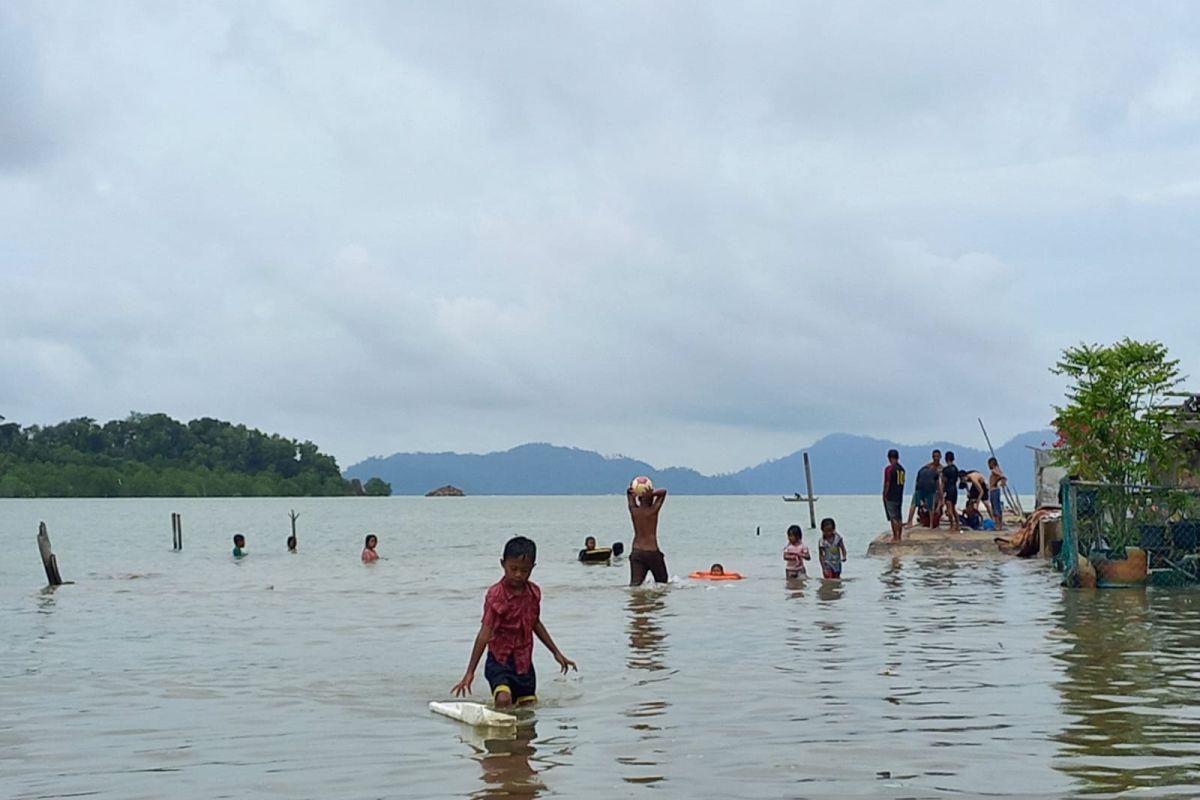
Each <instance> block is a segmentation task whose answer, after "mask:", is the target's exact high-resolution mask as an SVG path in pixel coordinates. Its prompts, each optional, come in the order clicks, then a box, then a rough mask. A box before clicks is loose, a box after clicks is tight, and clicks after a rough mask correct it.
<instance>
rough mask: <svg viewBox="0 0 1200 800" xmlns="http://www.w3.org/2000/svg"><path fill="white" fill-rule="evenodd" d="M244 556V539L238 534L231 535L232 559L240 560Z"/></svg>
mask: <svg viewBox="0 0 1200 800" xmlns="http://www.w3.org/2000/svg"><path fill="white" fill-rule="evenodd" d="M245 555H246V537H245V536H242V535H241V534H240V533H235V534H234V535H233V557H234V558H242V557H244V556H245Z"/></svg>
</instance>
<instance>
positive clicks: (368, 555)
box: [362, 533, 379, 564]
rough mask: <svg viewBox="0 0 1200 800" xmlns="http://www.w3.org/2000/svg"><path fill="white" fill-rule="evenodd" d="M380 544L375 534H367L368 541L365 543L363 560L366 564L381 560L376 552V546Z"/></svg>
mask: <svg viewBox="0 0 1200 800" xmlns="http://www.w3.org/2000/svg"><path fill="white" fill-rule="evenodd" d="M377 544H379V539H378V538H377V537H376V536H375V534H373V533H368V534H367V540H366V541H365V542H363V552H362V560H363V563H364V564H370V563H371V562H372V561H378V560H379V554H378V553H376V552H375V545H377Z"/></svg>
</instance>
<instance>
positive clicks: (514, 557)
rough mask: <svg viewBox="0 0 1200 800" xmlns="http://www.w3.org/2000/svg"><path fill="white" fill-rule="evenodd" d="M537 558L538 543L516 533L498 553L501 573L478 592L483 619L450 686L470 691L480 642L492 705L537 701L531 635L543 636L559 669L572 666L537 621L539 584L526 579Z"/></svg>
mask: <svg viewBox="0 0 1200 800" xmlns="http://www.w3.org/2000/svg"><path fill="white" fill-rule="evenodd" d="M536 559H537V545H536V544H534V543H533V540H531V539H527V538H525V537H524V536H516V537H513V538H512V539H509V540H508V542H507V543H506V544H505V545H504V556H503V557H502V558H501V559H500V566H502V567H504V577H503V578H501V579H500V580H498V581H496V583H494V584H492V586H491V588H490V589H488V591H487V594H486V595H485V596H484V598H483V622H482V623H481V624H480V626H479V633H477V634H476V635H475V644H474V646H473V647H472V648H471V660H470V661H468V662H467V671H466V673H465V674H464V675H463V677H462V680H460V681H459V682H458V683H456V684H454V688H453V689H451V691H453V692H454V694H455V695H460V696H461V695H464V694H467V693H469V692H470V691H471V683H472V682H473V681H474V680H475V668H476V667H477V666H479V659H480V657H481V656H483V650H484V648H485V647H486V648H487V651H488V652H487V663H486V664H484V667H483V674H484V676H485V677H486V678H487V681H488V684H489V685H490V686H491V687H492V699H493V700H494V701H495V703H496V707H497V708H504V707H506V706H510V705H512V704H513V702H514V701H515V702H517V703H532V702H536V701H537V674H536V673H535V672H534V671H533V637H534V636H537V638H539V639H541V640H542V644H544V645H546V647H547V649H549V650H550V652H551V653H552V654H553V655H554V660H555V661H557V662H558V665H559V666H560V667H562V671H563V672H564V673H566V671H567V669H568V668H574V667H575V662H574V661H572V660H571V659H569V658H567V657H566V656H564V655H563V654H562V651H561V650H559V649H558V645H556V644H555V643H554V640H553V639H551V638H550V633H549V632H548V631H547V630H546V626H545V625H543V624H542V620H541V613H542V590H541V589H540V588H538V585H537V584H536V583H534V582H533V581H531V580H529V575H530V573H531V572H533V565H534V561H535V560H536Z"/></svg>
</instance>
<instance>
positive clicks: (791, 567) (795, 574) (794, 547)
mask: <svg viewBox="0 0 1200 800" xmlns="http://www.w3.org/2000/svg"><path fill="white" fill-rule="evenodd" d="M787 538H788V543H787V547H785V548H783V563H784V564H785V566H786V569H785V572H784V574H785V575H787V577H789V578H803V577H804V576H805V575H807V574H808V573H807V572H806V571H805V569H804V562H805V561H811V560H812V553H810V552H808V545H806V544H804V543H803V542H801V541H800V540H801V539H803V538H804V532H803V531H802V530H800V526H799V525H792V526H791V527H789V528H788V529H787Z"/></svg>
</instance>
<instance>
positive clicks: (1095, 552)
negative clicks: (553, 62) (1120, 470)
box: [1057, 480, 1200, 586]
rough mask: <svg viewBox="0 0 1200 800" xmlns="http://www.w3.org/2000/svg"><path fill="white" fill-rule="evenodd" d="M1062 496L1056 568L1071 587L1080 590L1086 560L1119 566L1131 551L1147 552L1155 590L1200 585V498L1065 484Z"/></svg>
mask: <svg viewBox="0 0 1200 800" xmlns="http://www.w3.org/2000/svg"><path fill="white" fill-rule="evenodd" d="M1061 494H1062V507H1063V509H1062V511H1063V542H1062V550H1061V551H1059V554H1058V556H1057V564H1058V566H1059V568H1060V569H1061V570H1062V571H1063V575H1064V583H1066V584H1067V585H1071V586H1074V585H1078V583H1079V566H1080V560H1081V559H1087V560H1089V561H1090V562H1091V563H1093V564H1102V563H1103V562H1111V561H1120V560H1124V559H1125V558H1126V557H1127V555H1128V550H1129V549H1131V548H1139V549H1141V550H1142V551H1144V552H1145V554H1146V566H1147V573H1146V580H1147V582H1149V583H1151V584H1155V585H1180V584H1184V583H1197V582H1200V492H1197V491H1195V490H1191V489H1180V488H1176V487H1167V486H1132V485H1121V484H1110V483H1091V482H1086V481H1071V480H1064V481H1063V482H1062V490H1061ZM1098 577H1099V578H1100V583H1101V584H1103V575H1102V574H1100V575H1098Z"/></svg>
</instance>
